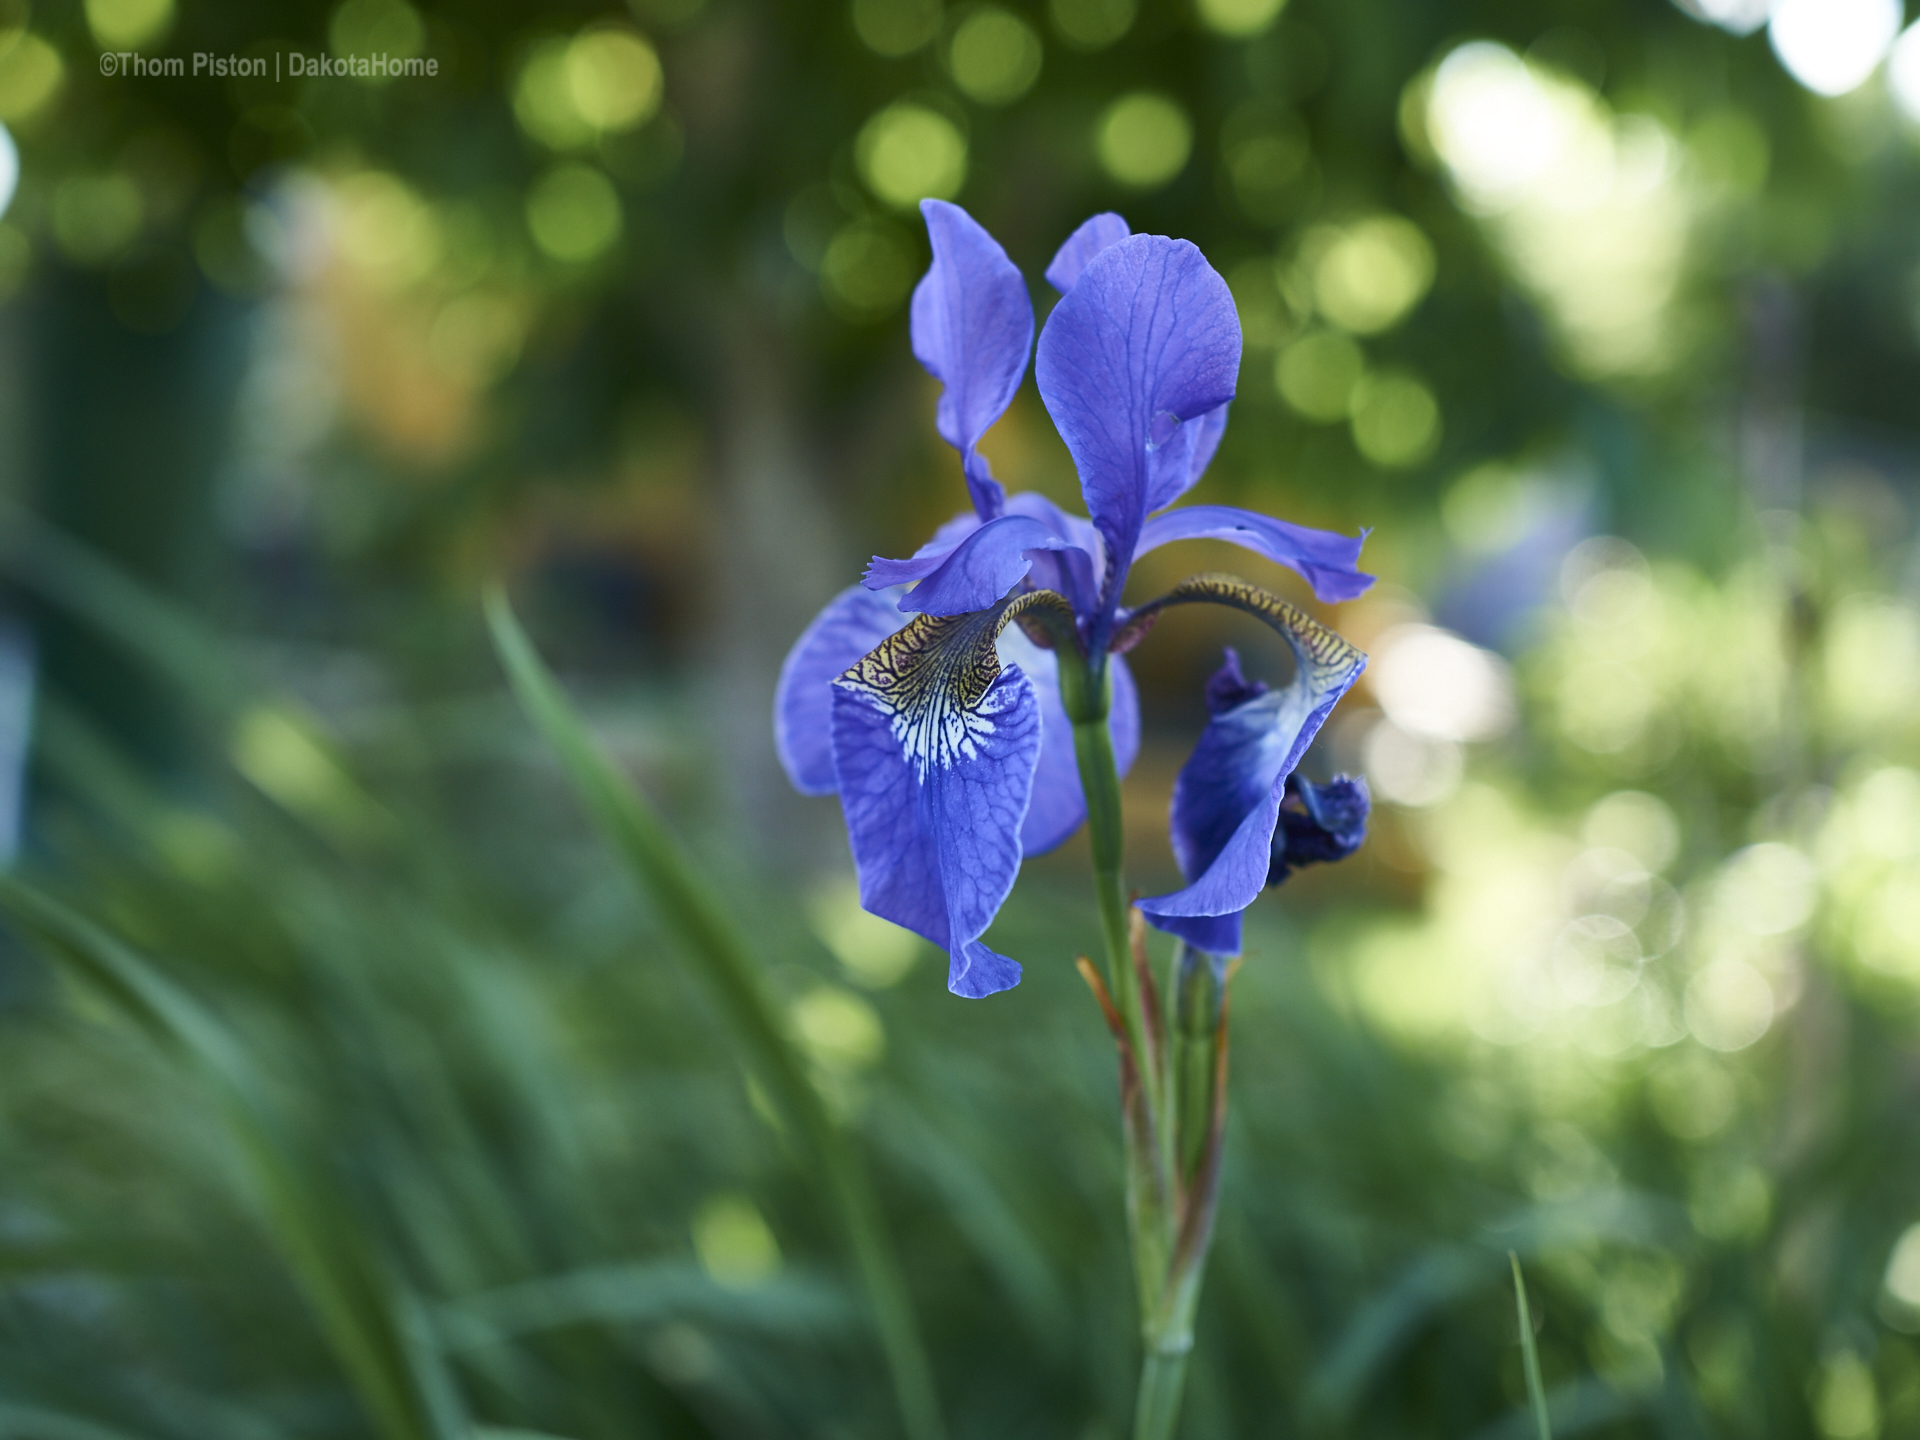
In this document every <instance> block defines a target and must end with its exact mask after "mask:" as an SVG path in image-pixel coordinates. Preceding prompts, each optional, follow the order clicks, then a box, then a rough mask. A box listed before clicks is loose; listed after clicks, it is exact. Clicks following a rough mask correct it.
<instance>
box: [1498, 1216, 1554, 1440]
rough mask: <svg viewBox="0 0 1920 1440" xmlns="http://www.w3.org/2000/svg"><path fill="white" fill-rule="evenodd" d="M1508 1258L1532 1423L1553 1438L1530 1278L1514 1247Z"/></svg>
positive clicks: (1543, 1438) (1547, 1438) (1543, 1439)
mask: <svg viewBox="0 0 1920 1440" xmlns="http://www.w3.org/2000/svg"><path fill="white" fill-rule="evenodd" d="M1507 1260H1508V1262H1509V1263H1511V1264H1512V1266H1513V1296H1514V1300H1515V1302H1516V1303H1517V1304H1518V1305H1519V1307H1520V1353H1521V1354H1522V1355H1523V1356H1525V1358H1526V1366H1527V1399H1528V1401H1529V1402H1530V1403H1531V1404H1532V1406H1533V1423H1534V1425H1535V1426H1536V1427H1537V1428H1538V1429H1539V1431H1540V1440H1553V1426H1552V1424H1551V1423H1550V1422H1549V1421H1548V1419H1547V1391H1546V1387H1545V1386H1544V1385H1542V1384H1541V1383H1540V1351H1539V1350H1538V1349H1537V1348H1536V1347H1535V1345H1534V1343H1533V1315H1532V1313H1531V1312H1530V1311H1529V1310H1528V1309H1527V1282H1526V1281H1525V1280H1523V1279H1521V1277H1520V1256H1519V1255H1518V1254H1517V1253H1515V1252H1514V1251H1512V1250H1509V1251H1508V1252H1507Z"/></svg>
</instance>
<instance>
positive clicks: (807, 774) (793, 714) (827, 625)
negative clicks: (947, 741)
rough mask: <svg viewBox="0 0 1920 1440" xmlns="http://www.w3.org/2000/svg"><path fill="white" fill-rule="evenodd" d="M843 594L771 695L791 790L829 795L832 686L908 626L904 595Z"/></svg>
mask: <svg viewBox="0 0 1920 1440" xmlns="http://www.w3.org/2000/svg"><path fill="white" fill-rule="evenodd" d="M902 593H904V592H900V591H895V592H893V593H891V594H889V593H885V592H883V593H881V594H878V595H876V594H874V593H873V592H872V591H870V590H866V589H863V588H862V587H860V586H858V585H855V586H852V587H850V588H849V589H846V590H842V591H841V592H840V593H839V594H838V595H836V596H834V597H833V599H831V600H829V601H828V602H827V606H826V608H825V609H824V610H822V611H821V612H820V613H819V614H818V615H816V616H815V617H814V619H813V623H812V624H811V625H809V626H807V628H806V629H805V630H803V631H802V632H801V633H800V638H799V639H798V640H796V641H794V642H793V648H792V649H791V650H789V651H788V652H787V658H786V660H785V662H784V663H782V665H781V666H780V682H779V684H778V685H777V686H776V687H775V689H774V692H773V746H774V749H775V750H776V751H777V752H778V753H779V756H780V765H781V767H782V768H783V769H784V770H785V771H786V772H787V779H789V780H791V781H792V782H793V788H794V789H796V790H798V791H799V792H800V793H801V794H803V795H831V794H832V793H833V792H834V789H835V784H834V779H833V739H832V730H833V727H832V719H833V682H834V681H835V680H836V679H837V678H839V676H840V674H841V673H842V672H843V671H844V670H846V669H847V667H848V666H850V665H852V664H854V663H855V662H856V661H858V660H859V659H860V657H861V656H862V655H865V654H867V653H868V652H869V651H870V650H872V649H873V647H874V646H876V645H878V644H879V643H880V642H881V641H882V640H885V639H886V638H887V637H888V636H889V635H891V634H893V633H894V632H895V631H897V630H899V629H900V627H901V626H903V625H905V624H906V623H907V618H908V617H907V616H905V615H902V614H901V613H900V611H899V610H898V609H897V608H896V606H897V603H898V600H899V597H900V595H901V594H902Z"/></svg>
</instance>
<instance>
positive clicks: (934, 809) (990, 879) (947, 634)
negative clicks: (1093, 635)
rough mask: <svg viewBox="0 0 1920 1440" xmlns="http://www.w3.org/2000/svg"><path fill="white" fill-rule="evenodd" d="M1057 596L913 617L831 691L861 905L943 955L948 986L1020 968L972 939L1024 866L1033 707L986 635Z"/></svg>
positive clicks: (988, 988) (986, 985) (968, 985)
mask: <svg viewBox="0 0 1920 1440" xmlns="http://www.w3.org/2000/svg"><path fill="white" fill-rule="evenodd" d="M1040 606H1055V607H1058V608H1059V609H1060V610H1061V611H1063V612H1064V611H1065V610H1066V602H1065V601H1064V600H1062V599H1061V598H1060V597H1059V596H1058V595H1054V594H1052V593H1050V592H1047V591H1034V592H1030V593H1028V594H1026V595H1022V596H1020V597H1019V598H1018V599H1016V600H1011V601H1007V602H1005V603H1002V604H999V605H995V606H993V607H992V608H991V609H988V610H983V611H980V612H979V613H977V614H973V615H959V616H950V617H949V616H933V615H923V616H921V617H920V618H918V619H916V620H914V621H913V622H912V623H911V624H909V625H908V626H907V627H906V628H905V629H903V630H901V631H900V632H899V633H898V634H897V635H894V636H892V637H891V638H889V639H887V640H885V641H883V642H881V644H880V645H879V646H878V647H877V648H876V649H875V650H874V651H873V652H872V653H871V654H869V655H868V656H866V657H865V658H864V659H862V660H861V661H859V662H858V663H857V664H855V665H854V666H852V667H851V668H850V669H848V670H847V672H846V673H845V674H844V675H842V676H841V677H840V678H839V679H838V680H836V681H835V682H834V685H833V727H832V729H833V765H834V774H835V777H836V779H837V781H838V785H839V790H840V804H841V807H842V809H843V810H844V812H845V814H846V820H847V837H848V839H849V840H850V841H851V843H852V847H853V859H854V865H855V867H856V868H857V869H858V871H859V874H860V903H861V904H862V905H863V906H865V908H866V909H868V910H870V911H871V912H873V913H874V914H875V915H879V916H881V917H882V918H883V919H887V920H891V921H893V922H894V923H895V924H896V925H903V926H905V927H906V928H907V929H909V930H912V931H914V932H915V933H916V934H919V935H921V936H923V937H925V938H926V939H928V940H930V941H932V942H933V943H934V944H936V945H939V946H941V947H942V948H943V949H945V950H946V951H947V952H948V953H949V955H950V956H951V964H950V965H949V968H948V972H947V987H948V988H949V989H950V990H952V991H953V992H954V993H955V994H956V995H966V996H973V997H978V996H982V995H991V994H993V993H994V992H995V991H998V990H1005V989H1007V988H1008V987H1010V986H1012V985H1015V984H1017V983H1018V982H1019V979H1020V967H1019V965H1018V964H1016V963H1015V962H1014V961H1012V960H1010V959H1008V958H1007V957H1006V956H1004V955H1000V954H997V953H995V952H994V951H992V950H990V949H988V948H987V947H986V946H985V945H983V944H981V943H980V936H981V935H982V934H983V933H985V931H986V928H987V926H988V925H990V924H991V923H992V921H993V917H994V914H995V912H997V911H998V910H999V908H1000V905H1001V903H1002V902H1003V901H1004V900H1005V899H1006V898H1007V893H1008V891H1010V890H1011V889H1012V888H1013V881H1014V877H1015V876H1016V875H1017V874H1018V873H1019V869H1020V827H1021V823H1022V821H1023V820H1024V819H1025V818H1026V813H1027V806H1028V803H1029V801H1030V800H1031V798H1032V791H1033V777H1034V770H1035V768H1036V766H1037V765H1038V763H1039V758H1040V726H1041V716H1040V705H1039V701H1038V699H1037V698H1036V696H1035V694H1034V688H1033V684H1032V682H1031V681H1029V680H1028V679H1027V677H1026V676H1025V675H1024V674H1023V673H1022V672H1021V670H1020V669H1019V667H1018V666H1006V667H1004V668H1003V667H1002V666H1001V664H1000V661H999V658H998V656H997V654H996V652H995V640H996V639H997V637H998V635H999V633H1000V631H1001V630H1002V629H1003V628H1004V627H1005V626H1006V624H1007V623H1008V621H1009V620H1011V619H1013V618H1014V617H1015V616H1017V615H1019V614H1020V613H1021V612H1023V611H1025V610H1030V609H1036V608H1038V607H1040Z"/></svg>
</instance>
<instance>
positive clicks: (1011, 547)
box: [861, 515, 1073, 615]
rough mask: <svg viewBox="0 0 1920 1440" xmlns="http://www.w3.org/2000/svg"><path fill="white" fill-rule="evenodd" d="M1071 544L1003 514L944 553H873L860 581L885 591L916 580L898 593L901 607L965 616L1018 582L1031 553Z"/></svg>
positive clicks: (1033, 523) (1027, 521)
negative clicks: (906, 556) (892, 556)
mask: <svg viewBox="0 0 1920 1440" xmlns="http://www.w3.org/2000/svg"><path fill="white" fill-rule="evenodd" d="M1071 548H1073V547H1072V546H1071V545H1070V544H1069V543H1068V542H1067V541H1066V540H1065V539H1063V538H1062V537H1061V536H1059V535H1056V534H1055V533H1054V532H1053V531H1052V530H1051V529H1049V528H1048V526H1047V525H1046V524H1045V523H1044V522H1042V521H1039V520H1035V519H1033V518H1032V517H1030V516H1026V515H1002V516H1001V517H1000V518H999V519H998V520H989V521H988V522H987V523H986V524H985V525H982V526H980V527H979V528H978V529H976V530H974V531H972V532H971V533H969V534H968V535H967V536H966V537H965V538H963V539H962V540H961V541H960V543H959V544H957V545H955V546H954V547H953V548H952V549H951V550H948V551H946V552H944V553H940V552H935V553H932V554H928V553H926V552H924V551H923V552H922V553H921V554H919V555H916V556H914V557H913V558H912V559H911V560H883V559H881V558H880V557H879V556H877V555H876V556H875V557H874V558H873V563H871V564H870V565H868V566H867V575H866V579H865V580H864V581H862V582H861V583H862V584H864V585H865V586H866V587H867V588H868V589H869V590H884V589H886V588H887V587H888V586H890V585H905V584H910V583H911V582H913V581H915V580H918V581H919V582H921V583H920V584H918V585H916V586H914V588H913V589H912V590H909V591H908V592H907V593H906V594H905V595H904V596H903V597H901V600H900V608H901V609H902V610H918V611H920V612H922V613H923V614H927V615H965V614H967V613H969V612H970V611H974V610H984V609H986V607H987V606H989V605H991V604H993V603H994V602H995V601H996V600H998V599H1000V598H1001V597H1002V596H1004V595H1005V594H1006V593H1007V591H1009V590H1011V589H1012V588H1013V587H1014V586H1015V585H1016V584H1017V583H1019V581H1020V580H1021V579H1023V578H1024V577H1025V576H1026V574H1027V572H1028V571H1029V570H1031V569H1032V568H1033V559H1032V556H1031V554H1030V552H1032V551H1036V550H1041V551H1045V550H1068V549H1071Z"/></svg>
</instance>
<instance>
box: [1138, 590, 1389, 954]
mask: <svg viewBox="0 0 1920 1440" xmlns="http://www.w3.org/2000/svg"><path fill="white" fill-rule="evenodd" d="M1203 599H1204V600H1212V601H1214V602H1216V603H1221V604H1228V605H1232V606H1234V607H1236V608H1238V609H1243V610H1246V611H1248V612H1249V613H1250V614H1253V615H1255V616H1257V617H1258V618H1260V619H1261V620H1264V621H1265V622H1266V623H1267V624H1268V625H1269V626H1270V627H1271V628H1272V629H1274V630H1275V631H1277V632H1278V633H1279V634H1280V636H1281V638H1282V639H1284V640H1285V641H1286V642H1287V645H1288V647H1289V648H1290V649H1291V650H1292V651H1293V657H1294V674H1293V679H1292V680H1291V681H1290V682H1289V683H1288V684H1286V685H1285V686H1283V687H1281V688H1280V689H1277V690H1270V689H1268V688H1267V687H1266V686H1265V685H1262V684H1259V683H1256V682H1249V681H1248V680H1247V679H1246V678H1245V677H1244V676H1243V675H1242V674H1241V673H1240V665H1239V661H1238V658H1237V657H1235V656H1234V655H1233V654H1232V652H1228V656H1227V663H1226V664H1225V665H1224V666H1222V667H1221V669H1220V671H1219V672H1218V673H1217V674H1215V675H1214V677H1213V679H1212V680H1211V681H1209V682H1208V685H1207V706H1208V709H1209V710H1210V711H1211V713H1212V717H1213V718H1212V719H1211V720H1209V721H1208V723H1207V728H1206V730H1205V732H1204V733H1203V734H1202V735H1201V737H1200V743H1199V744H1197V745H1196V746H1195V747H1194V750H1193V754H1192V756H1191V757H1189V758H1188V760H1187V763H1186V765H1185V766H1184V767H1183V768H1182V769H1181V771H1180V776H1179V778H1178V779H1177V780H1176V781H1175V782H1174V788H1173V810H1172V832H1173V850H1174V857H1175V858H1176V859H1177V860H1178V861H1179V862H1180V869H1181V873H1182V874H1184V875H1185V876H1186V877H1187V879H1188V881H1189V882H1190V883H1189V884H1188V885H1187V887H1186V888H1185V889H1184V890H1179V891H1176V892H1175V893H1173V894H1171V895H1160V896H1155V897H1154V898H1152V899H1148V900H1143V901H1141V902H1140V908H1141V910H1142V911H1144V912H1145V913H1146V916H1147V918H1148V919H1149V920H1151V921H1152V922H1153V923H1154V924H1155V925H1156V926H1158V927H1159V928H1160V929H1162V930H1166V931H1169V932H1171V933H1172V934H1175V935H1179V936H1181V937H1182V938H1184V939H1186V940H1187V941H1188V942H1189V943H1191V944H1193V945H1195V946H1197V947H1199V948H1200V949H1203V950H1208V951H1211V952H1212V953H1215V954H1224V955H1231V954H1235V953H1237V952H1238V951H1239V948H1240V943H1239V942H1240V918H1239V917H1240V912H1241V911H1243V910H1245V909H1246V907H1247V906H1248V905H1250V904H1252V903H1253V900H1254V897H1255V896H1257V895H1258V894H1259V893H1260V892H1261V890H1263V889H1264V888H1265V887H1266V886H1267V884H1268V883H1269V880H1270V878H1275V877H1274V869H1275V854H1274V849H1275V836H1274V832H1275V830H1276V828H1278V827H1279V824H1280V815H1281V806H1282V803H1283V802H1284V801H1285V800H1286V799H1287V792H1288V785H1287V782H1288V777H1290V776H1291V775H1292V774H1293V771H1294V768H1295V767H1296V766H1297V765H1299V763H1300V757H1301V756H1302V755H1304V754H1306V751H1307V746H1308V745H1310V744H1312V743H1313V737H1314V736H1315V735H1316V734H1318V733H1319V730H1320V726H1321V725H1322V724H1323V723H1324V722H1325V721H1326V718H1327V715H1328V713H1329V712H1330V711H1331V710H1332V709H1333V707H1334V704H1335V702H1336V701H1338V700H1339V699H1340V697H1341V696H1342V695H1344V694H1346V693H1347V691H1348V689H1349V688H1351V686H1352V685H1353V682H1354V681H1355V680H1357V679H1359V677H1360V672H1361V671H1362V670H1363V669H1365V668H1366V663H1367V660H1366V656H1364V655H1362V654H1361V653H1360V652H1359V651H1358V650H1356V649H1355V648H1354V647H1353V646H1352V645H1350V644H1348V643H1347V642H1346V641H1345V640H1343V639H1341V638H1340V637H1339V636H1338V635H1336V634H1334V633H1333V632H1332V631H1331V630H1329V629H1327V628H1326V627H1325V626H1323V625H1321V624H1320V623H1319V622H1318V621H1316V620H1314V619H1312V618H1311V617H1309V616H1307V615H1305V614H1303V613H1301V612H1300V611H1299V610H1296V609H1294V607H1293V606H1291V605H1288V604H1286V603H1285V602H1284V601H1281V600H1279V599H1277V598H1275V597H1274V596H1271V595H1268V594H1267V593H1266V592H1264V591H1261V590H1258V589H1256V588H1255V587H1254V586H1251V585H1248V584H1246V583H1244V582H1241V581H1231V580H1226V579H1219V578H1210V577H1201V578H1200V579H1197V580H1189V581H1187V582H1185V583H1184V584H1182V585H1180V586H1178V587H1176V588H1175V589H1174V591H1173V592H1172V594H1171V595H1170V596H1169V597H1168V601H1169V603H1188V602H1191V601H1194V600H1203ZM1362 823H1364V820H1363V822H1362ZM1281 843H1282V852H1283V855H1284V847H1285V843H1286V841H1285V835H1284V833H1283V835H1282V841H1281ZM1355 843H1358V842H1357V841H1356V842H1355ZM1284 873H1285V870H1284V868H1283V869H1282V871H1281V874H1282V875H1284Z"/></svg>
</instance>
